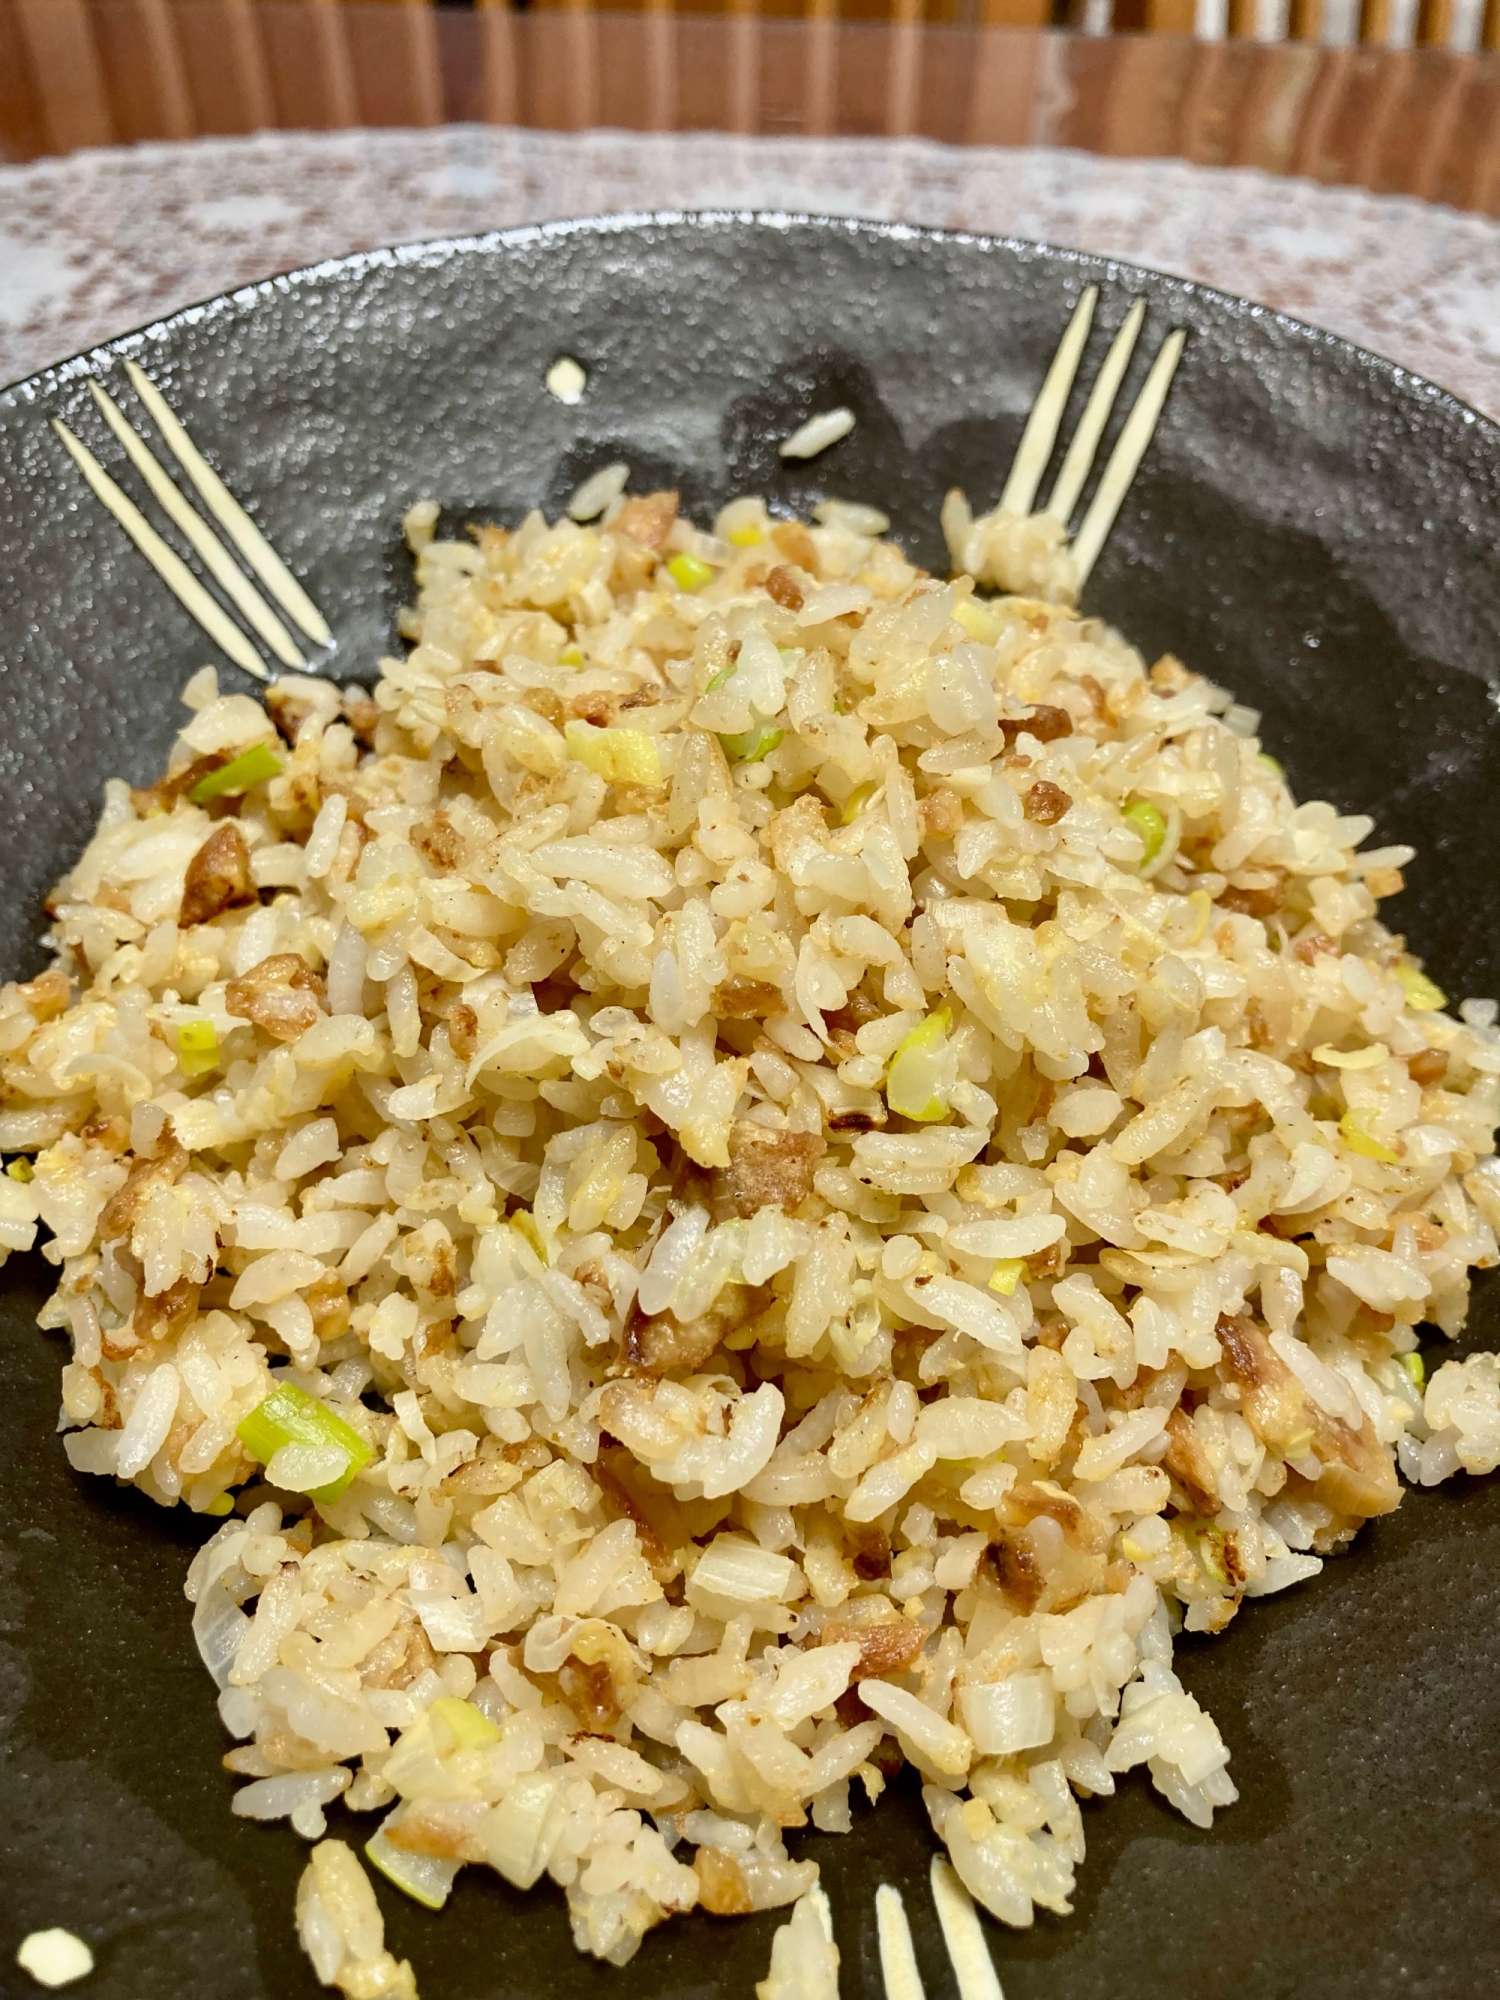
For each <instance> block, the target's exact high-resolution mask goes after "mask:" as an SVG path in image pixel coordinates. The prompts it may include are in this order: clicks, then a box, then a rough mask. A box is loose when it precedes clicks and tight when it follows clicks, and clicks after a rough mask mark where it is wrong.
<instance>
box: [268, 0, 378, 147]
mask: <svg viewBox="0 0 1500 2000" xmlns="http://www.w3.org/2000/svg"><path fill="white" fill-rule="evenodd" d="M257 20H258V23H259V27H260V32H261V47H262V50H263V52H264V54H265V60H266V74H267V76H268V77H269V78H270V84H271V101H272V103H273V104H274V105H275V107H276V124H277V126H278V127H280V128H281V129H282V130H284V131H294V132H295V131H311V132H330V131H342V130H345V129H347V127H349V126H351V125H354V124H357V123H358V120H359V104H358V97H357V92H356V88H355V80H354V62H353V58H352V56H351V53H350V49H349V36H348V33H347V27H346V22H345V16H344V10H343V8H342V7H341V6H340V5H339V4H338V0H275V4H274V5H271V6H261V7H259V8H258V10H257Z"/></svg>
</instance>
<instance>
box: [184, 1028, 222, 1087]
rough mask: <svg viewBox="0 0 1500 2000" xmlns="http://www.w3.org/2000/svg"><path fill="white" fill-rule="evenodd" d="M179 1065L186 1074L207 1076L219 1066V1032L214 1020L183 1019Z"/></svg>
mask: <svg viewBox="0 0 1500 2000" xmlns="http://www.w3.org/2000/svg"><path fill="white" fill-rule="evenodd" d="M177 1067H178V1068H179V1069H180V1070H181V1071H182V1073H183V1075H184V1076H206V1075H207V1073H208V1072H209V1070H211V1069H217V1068H218V1067H219V1033H218V1030H217V1029H216V1028H215V1026H214V1024H213V1022H212V1021H183V1022H182V1023H181V1024H180V1025H179V1027H178V1029H177Z"/></svg>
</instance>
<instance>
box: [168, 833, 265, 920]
mask: <svg viewBox="0 0 1500 2000" xmlns="http://www.w3.org/2000/svg"><path fill="white" fill-rule="evenodd" d="M255 901H256V893H255V884H254V883H253V882H252V881H251V879H250V849H249V848H248V847H247V846H246V844H245V836H244V834H243V833H242V832H241V831H240V826H239V822H238V820H232V819H226V820H222V821H221V822H220V823H219V825H218V826H216V827H215V828H214V830H213V832H212V833H211V834H210V835H209V836H208V838H207V840H205V841H204V843H203V845H202V846H201V847H200V848H199V849H198V852H197V853H196V854H195V855H194V856H193V858H192V860H191V861H190V862H189V863H188V865H187V874H186V875H185V876H184V878H183V884H182V907H181V909H180V910H179V912H178V916H177V921H178V923H179V924H180V925H181V926H182V928H183V929H184V930H187V929H189V928H190V927H191V926H192V925H193V924H206V923H208V922H210V920H211V919H212V918H214V917H217V916H218V915H219V914H220V913H221V912H222V911H224V910H233V909H237V908H239V906H240V905H241V904H243V903H253V902H255Z"/></svg>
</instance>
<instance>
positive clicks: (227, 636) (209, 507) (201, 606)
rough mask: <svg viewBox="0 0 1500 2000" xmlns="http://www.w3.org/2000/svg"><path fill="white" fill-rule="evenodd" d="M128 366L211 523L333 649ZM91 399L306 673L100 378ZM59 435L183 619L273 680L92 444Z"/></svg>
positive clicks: (256, 620) (164, 501) (212, 561)
mask: <svg viewBox="0 0 1500 2000" xmlns="http://www.w3.org/2000/svg"><path fill="white" fill-rule="evenodd" d="M125 365H126V368H127V369H128V371H129V374H130V380H131V383H132V385H133V387H134V388H135V391H136V393H137V395H138V396H139V397H140V399H141V401H142V403H143V404H144V405H145V407H146V409H147V410H148V411H149V412H150V414H151V416H152V418H153V419H154V420H155V423H156V426H157V429H158V430H159V431H160V433H161V435H162V437H163V438H164V439H165V441H166V443H167V445H168V447H169V449H170V451H171V453H172V456H173V457H174V458H175V459H176V461H177V463H178V464H179V465H180V466H181V467H182V469H183V471H184V472H185V473H186V474H187V476H188V478H189V480H190V481H191V482H192V484H193V486H194V487H195V488H196V489H197V492H198V494H199V496H200V498H201V500H202V502H203V504H204V507H205V509H206V511H207V512H208V514H209V515H210V516H211V517H212V518H213V520H214V521H216V522H217V524H218V526H219V528H220V529H221V530H222V531H223V533H224V535H225V536H227V538H228V540H229V541H230V542H232V543H233V545H234V548H235V549H237V550H238V552H239V555H240V557H241V560H242V561H243V563H244V564H245V567H246V568H248V569H249V570H250V571H252V572H253V574H254V576H255V577H256V578H257V579H258V580H259V582H260V583H261V584H262V585H263V586H264V589H265V591H266V592H267V593H269V595H270V597H271V598H273V599H274V600H275V602H276V603H277V604H278V605H279V606H280V607H281V610H282V611H283V612H284V613H285V614H286V615H287V617H288V618H290V619H291V620H292V621H293V622H294V623H295V624H296V625H298V626H299V627H300V628H301V629H302V631H303V632H305V633H306V634H307V636H308V638H309V639H312V640H313V641H314V642H315V643H317V644H319V645H323V644H327V643H328V642H329V641H331V639H332V637H333V635H332V633H331V632H330V631H329V629H328V626H327V623H326V622H325V620H324V619H323V617H322V615H321V613H320V612H319V610H318V608H317V606H316V605H315V604H314V603H313V601H312V599H311V598H310V597H309V596H308V594H307V592H306V591H305V590H304V589H303V588H302V586H301V584H300V583H298V581H297V579H296V578H295V577H294V576H293V575H292V573H291V571H290V570H289V569H288V568H287V566H286V564H285V563H284V562H283V561H282V560H281V558H280V556H278V555H277V553H276V551H275V550H274V549H273V548H272V547H271V545H270V543H269V542H268V541H267V540H266V538H265V536H264V535H263V534H262V533H261V531H260V529H259V528H257V527H256V525H255V523H254V522H253V521H252V520H251V519H250V516H249V515H248V514H247V513H246V512H245V510H244V508H243V507H241V506H240V504H239V502H238V501H237V500H236V499H235V498H234V496H233V495H232V494H231V493H230V491H229V489H228V488H227V487H226V486H225V484H224V482H223V480H221V479H220V477H219V475H218V474H217V473H216V472H215V471H214V469H213V467H212V466H211V465H210V464H209V463H208V461H207V460H206V459H205V458H204V457H203V454H202V453H201V452H200V451H199V450H198V448H197V446H196V445H195V444H194V443H193V441H192V439H191V438H190V437H189V435H188V433H187V431H186V429H185V428H184V427H183V425H182V423H181V422H180V421H179V419H178V418H177V416H176V415H175V413H174V412H173V410H172V409H171V407H170V405H169V404H168V403H167V401H166V398H165V397H164V396H163V395H162V393H161V391H160V390H159V389H158V388H157V386H156V384H155V383H154V382H153V381H152V380H151V378H150V377H149V376H148V375H147V374H146V373H145V372H144V370H143V369H141V368H139V367H137V366H136V364H135V363H134V362H133V361H128V362H127V363H126V364H125ZM89 390H90V393H91V394H92V396H93V398H94V403H95V406H96V407H97V408H98V410H99V412H100V414H101V415H102V416H103V418H104V421H105V423H106V424H107V425H108V426H109V429H110V430H111V432H112V433H113V434H114V436H115V438H116V439H117V440H118V442H119V443H120V444H121V445H122V446H123V448H124V450H125V454H126V456H127V457H128V459H129V460H130V462H131V464H132V465H133V466H134V467H135V469H136V471H137V472H138V473H139V474H140V475H141V478H142V479H143V480H144V481H145V483H146V486H147V489H148V490H149V492H150V493H151V496H152V498H153V499H154V500H155V501H156V503H157V505H158V506H159V507H160V508H161V509H162V511H163V513H165V514H166V516H167V518H168V519H169V520H170V521H171V523H172V524H173V526H174V527H175V528H177V530H178V531H179V533H180V534H182V536H183V537H184V538H185V539H186V541H187V542H188V543H189V545H190V546H191V548H192V549H193V551H194V553H195V554H196V555H197V557H198V559H199V561H200V562H201V563H202V564H203V566H204V568H205V569H206V570H207V572H208V574H209V575H210V576H211V577H212V578H213V580H214V582H215V583H217V584H218V586H219V588H220V589H221V590H222V591H223V592H224V594H225V596H226V597H227V598H228V599H229V601H230V602H231V603H232V604H233V606H234V607H235V609H236V610H237V611H238V612H239V614H240V616H241V617H242V618H243V619H244V620H245V623H246V624H247V625H248V626H249V627H250V629H251V631H253V632H254V633H255V634H256V636H257V637H258V638H259V639H260V641H261V643H262V644H263V645H264V646H265V647H266V649H267V650H268V651H269V652H270V653H271V654H272V656H273V657H274V658H275V659H276V660H277V661H278V662H279V663H280V664H281V665H282V666H284V667H291V668H300V667H305V666H306V664H307V663H306V661H305V660H304V658H303V656H302V653H301V651H300V650H299V647H298V644H297V641H296V640H295V639H294V638H293V636H292V634H291V633H290V632H289V631H288V629H287V626H286V624H285V623H284V622H283V620H282V618H281V617H279V616H278V615H277V613H276V611H275V610H273V609H272V606H271V605H270V604H269V603H267V601H266V597H265V596H263V595H262V594H261V591H260V590H258V589H257V588H256V587H255V584H254V583H252V582H251V580H250V578H249V577H248V576H246V575H245V572H244V570H243V569H241V568H240V566H239V564H238V563H236V561H235V559H234V555H233V554H232V553H231V551H230V549H229V548H227V547H226V546H225V543H224V541H222V540H221V539H220V537H219V536H218V535H216V534H215V532H214V530H213V527H211V526H210V525H209V522H208V521H205V520H204V518H203V516H202V515H201V514H200V513H199V512H198V511H197V510H196V509H195V508H194V507H193V506H192V504H191V503H190V501H189V499H188V497H187V495H186V494H185V493H184V492H183V490H182V488H181V487H180V486H178V485H177V483H176V482H175V481H174V480H173V479H172V478H171V477H170V476H169V474H168V473H167V471H166V470H165V468H164V467H163V466H162V464H161V462H160V461H159V460H158V459H157V458H156V457H155V456H154V455H153V453H152V452H151V450H150V448H149V447H148V446H147V444H146V443H145V441H144V440H143V439H142V438H141V436H140V435H139V433H138V432H137V431H136V430H134V429H133V428H132V426H131V424H130V423H129V422H128V420H127V419H126V417H125V416H124V414H123V412H122V411H121V409H120V407H119V405H118V404H117V403H116V402H115V400H114V398H113V397H111V396H110V395H109V394H107V392H106V391H105V390H104V389H103V388H102V387H101V386H100V384H99V383H98V382H96V381H94V380H92V379H91V380H90V382H89ZM52 427H53V429H54V430H55V431H56V432H57V435H58V437H59V438H60V439H61V440H62V443H63V445H64V446H65V447H66V449H67V451H68V454H69V456H70V457H71V458H72V460H73V462H74V464H75V465H77V467H78V469H79V471H80V472H81V473H82V474H83V477H84V479H85V480H86V481H87V483H88V486H89V489H90V491H91V492H92V493H93V494H94V496H95V498H96V499H98V500H99V501H101V502H102V503H103V505H104V506H105V508H106V509H107V510H108V511H109V512H110V513H111V514H112V515H113V516H114V518H115V519H116V520H117V521H118V522H119V524H120V526H121V527H122V528H123V529H124V530H125V532H126V534H127V535H129V537H130V539H131V540H132V541H133V542H134V543H135V545H136V547H137V548H138V549H139V550H140V552H141V554H142V555H143V556H144V557H145V558H146V560H147V562H149V563H150V565H151V567H152V568H153V569H154V570H155V571H156V573H157V575H158V576H159V577H160V578H161V580H162V582H163V583H165V584H166V586H167V588H168V589H169V590H170V591H171V592H172V594H173V596H174V597H176V599H177V600H178V602H179V603H180V604H181V605H182V606H183V608H184V610H186V611H187V612H188V614H189V615H190V616H191V617H193V618H195V619H196V620H197V621H198V623H199V625H201V626H202V627H203V630H204V631H205V632H206V633H207V634H208V636H209V638H210V639H212V640H213V642H214V644H215V645H216V646H218V647H219V649H220V650H221V651H222V652H223V653H225V654H226V655H227V656H228V658H229V659H231V660H232V661H233V662H234V664H235V665H236V666H238V667H242V668H243V669H244V670H245V672H246V673H248V674H253V675H255V677H256V678H257V679H258V680H269V679H270V674H269V672H268V670H267V668H266V665H265V662H264V661H263V660H262V658H261V657H260V655H259V653H258V652H257V651H256V649H255V647H254V646H253V645H252V644H251V643H250V640H249V639H248V638H247V637H246V635H245V633H244V631H243V630H242V629H241V628H240V626H239V625H237V624H236V623H235V621H234V619H233V618H231V617H230V616H229V614H228V613H227V612H226V611H225V609H224V607H223V606H222V605H221V604H220V603H219V601H218V600H217V598H215V597H214V596H213V594H212V593H211V592H210V591H209V590H208V589H207V588H206V587H205V586H204V584H203V583H202V582H201V581H200V580H199V578H198V577H196V576H195V575H194V574H193V572H192V571H191V570H190V569H189V568H188V566H187V564H186V563H185V562H184V561H183V560H182V558H181V556H179V555H178V554H177V552H176V550H175V549H173V548H172V546H171V545H170V543H168V542H167V541H166V540H165V539H164V538H163V537H162V535H161V534H159V533H158V531H157V530H156V529H155V528H154V527H153V526H152V525H151V523H150V522H149V521H148V520H147V519H146V517H145V515H144V514H143V513H142V512H141V510H140V508H139V507H138V506H137V505H136V504H135V502H134V501H133V500H132V499H131V498H130V496H129V494H127V493H126V492H125V490H124V489H123V487H121V485H120V484H119V482H118V481H117V480H116V479H114V478H113V477H112V476H111V475H110V474H109V473H108V472H106V471H105V469H104V467H103V466H102V465H101V464H100V463H99V461H98V459H97V458H96V457H95V456H94V454H93V453H92V452H91V451H90V450H89V449H88V447H87V445H85V444H84V443H83V442H82V441H81V440H80V439H79V438H78V437H77V436H76V435H75V434H74V432H73V431H72V430H70V429H69V427H68V426H67V425H66V424H65V423H64V422H63V421H62V420H61V418H57V417H54V418H53V420H52Z"/></svg>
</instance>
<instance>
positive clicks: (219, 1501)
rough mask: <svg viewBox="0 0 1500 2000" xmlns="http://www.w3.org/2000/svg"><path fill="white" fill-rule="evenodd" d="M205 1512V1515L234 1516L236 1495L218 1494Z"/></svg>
mask: <svg viewBox="0 0 1500 2000" xmlns="http://www.w3.org/2000/svg"><path fill="white" fill-rule="evenodd" d="M203 1511H204V1513H205V1514H217V1515H219V1516H221V1517H222V1516H223V1515H225V1514H232V1513H233V1512H234V1495H233V1494H232V1493H216V1494H215V1495H214V1497H213V1499H212V1500H210V1501H209V1503H208V1505H207V1506H206V1507H205V1508H204V1509H203Z"/></svg>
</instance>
